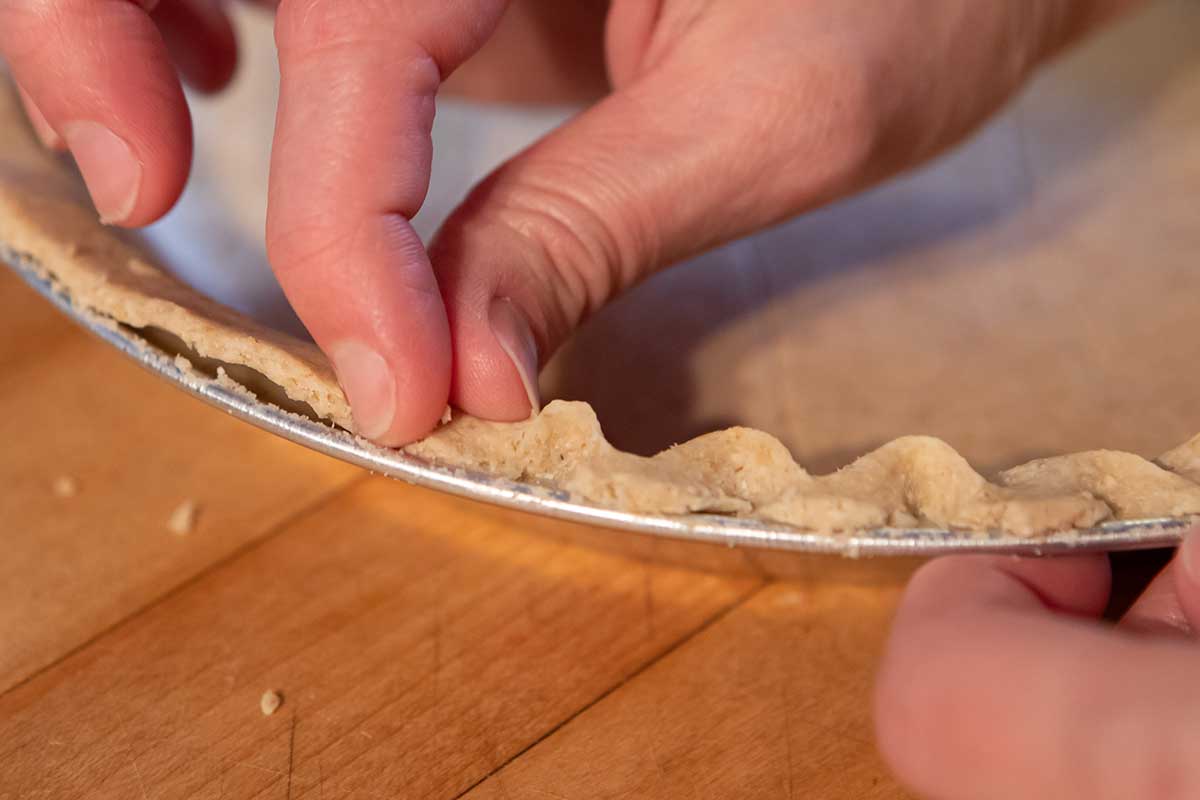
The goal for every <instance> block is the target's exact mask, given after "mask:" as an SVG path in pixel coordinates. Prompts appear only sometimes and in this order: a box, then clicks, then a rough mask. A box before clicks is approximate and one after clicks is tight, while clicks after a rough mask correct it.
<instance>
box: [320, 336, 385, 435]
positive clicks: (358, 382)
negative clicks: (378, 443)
mask: <svg viewBox="0 0 1200 800" xmlns="http://www.w3.org/2000/svg"><path fill="white" fill-rule="evenodd" d="M329 358H330V360H332V361H333V369H334V372H336V373H337V377H338V383H340V384H341V385H342V391H343V392H345V393H346V399H347V400H349V401H350V410H351V411H352V412H353V414H354V426H355V427H356V428H357V429H358V430H357V431H355V432H356V433H358V434H359V435H360V436H364V437H366V438H368V439H376V438H378V437H380V436H382V435H383V434H385V433H387V432H388V430H390V429H391V427H392V420H393V419H394V418H395V416H396V379H395V377H394V376H393V375H392V371H391V369H390V368H389V367H388V365H387V362H386V361H384V360H383V356H381V355H379V353H377V352H375V351H374V350H373V349H371V348H370V347H369V346H367V345H366V344H364V343H362V342H360V341H357V340H353V339H350V340H346V341H342V342H338V343H337V344H335V345H333V346H332V347H330V348H329Z"/></svg>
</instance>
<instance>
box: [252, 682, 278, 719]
mask: <svg viewBox="0 0 1200 800" xmlns="http://www.w3.org/2000/svg"><path fill="white" fill-rule="evenodd" d="M281 705H283V695H282V694H280V693H279V692H277V691H275V690H274V689H268V690H267V691H265V692H263V696H262V699H261V700H259V701H258V707H259V708H260V709H262V713H263V716H264V717H269V716H271V715H272V714H274V713H275V712H276V711H278V710H279V707H280V706H281Z"/></svg>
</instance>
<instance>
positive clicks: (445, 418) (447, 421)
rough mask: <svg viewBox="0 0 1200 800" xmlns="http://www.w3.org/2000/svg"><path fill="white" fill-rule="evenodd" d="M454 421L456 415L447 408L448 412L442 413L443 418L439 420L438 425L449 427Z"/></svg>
mask: <svg viewBox="0 0 1200 800" xmlns="http://www.w3.org/2000/svg"><path fill="white" fill-rule="evenodd" d="M452 419H454V414H453V413H452V412H451V411H450V406H446V410H445V411H443V412H442V416H441V418H440V419H438V424H439V425H448V424H450V420H452Z"/></svg>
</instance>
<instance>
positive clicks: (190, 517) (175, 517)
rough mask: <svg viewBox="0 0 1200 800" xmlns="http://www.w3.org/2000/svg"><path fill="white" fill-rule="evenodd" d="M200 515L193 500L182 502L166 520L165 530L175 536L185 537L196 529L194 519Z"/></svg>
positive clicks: (197, 506) (198, 508) (198, 507)
mask: <svg viewBox="0 0 1200 800" xmlns="http://www.w3.org/2000/svg"><path fill="white" fill-rule="evenodd" d="M199 515H200V506H199V505H198V504H197V503H196V501H195V500H184V501H183V502H182V503H180V504H179V505H178V506H177V507H176V508H175V510H174V511H172V512H171V516H170V517H168V518H167V530H169V531H170V532H171V533H173V534H175V535H176V536H186V535H187V534H189V533H191V532H192V531H193V530H195V528H196V517H198V516H199Z"/></svg>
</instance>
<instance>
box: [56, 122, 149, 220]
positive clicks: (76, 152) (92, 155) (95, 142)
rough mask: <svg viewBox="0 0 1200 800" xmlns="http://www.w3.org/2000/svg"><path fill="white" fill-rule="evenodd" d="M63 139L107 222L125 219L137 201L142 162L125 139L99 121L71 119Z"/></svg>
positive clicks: (101, 215)
mask: <svg viewBox="0 0 1200 800" xmlns="http://www.w3.org/2000/svg"><path fill="white" fill-rule="evenodd" d="M62 135H63V139H65V140H66V142H67V147H68V148H69V149H70V150H71V155H73V156H74V157H75V163H76V164H78V165H79V171H80V172H82V173H83V180H84V182H85V183H87V188H88V193H89V194H91V196H92V203H94V204H95V206H96V211H98V212H99V213H100V221H101V222H103V223H104V224H105V225H112V224H115V223H120V222H124V221H125V219H126V218H127V217H128V216H129V215H130V214H131V213H132V212H133V207H134V206H135V205H137V199H138V192H139V191H140V190H141V188H142V165H141V163H140V162H139V161H138V160H137V159H136V158H134V156H133V150H131V149H130V148H129V145H128V144H126V143H125V140H124V139H122V138H121V137H120V136H117V135H116V134H115V133H113V132H112V131H110V130H109V129H108V128H106V127H104V126H103V125H100V124H98V123H95V122H87V121H84V122H69V123H67V124H66V125H64V126H63V127H62Z"/></svg>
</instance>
